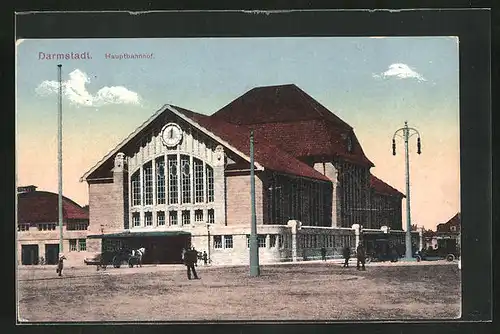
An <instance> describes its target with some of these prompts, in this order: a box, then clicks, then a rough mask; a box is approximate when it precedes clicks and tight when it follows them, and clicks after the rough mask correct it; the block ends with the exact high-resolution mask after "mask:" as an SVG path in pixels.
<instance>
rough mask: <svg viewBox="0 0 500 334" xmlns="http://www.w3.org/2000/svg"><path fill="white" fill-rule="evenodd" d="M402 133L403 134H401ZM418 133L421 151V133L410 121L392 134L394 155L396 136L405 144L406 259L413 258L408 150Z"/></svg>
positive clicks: (394, 152)
mask: <svg viewBox="0 0 500 334" xmlns="http://www.w3.org/2000/svg"><path fill="white" fill-rule="evenodd" d="M401 134H402V135H401ZM413 135H417V136H418V137H417V153H418V154H420V153H421V147H420V133H419V132H418V130H417V129H414V128H410V127H408V122H406V121H405V126H404V127H402V128H400V129H398V130H396V132H394V135H393V136H392V155H396V136H398V137H402V138H403V140H404V144H405V177H406V259H407V260H410V259H412V258H413V252H412V247H411V246H412V244H411V214H410V154H409V151H408V142H409V140H410V137H411V136H413Z"/></svg>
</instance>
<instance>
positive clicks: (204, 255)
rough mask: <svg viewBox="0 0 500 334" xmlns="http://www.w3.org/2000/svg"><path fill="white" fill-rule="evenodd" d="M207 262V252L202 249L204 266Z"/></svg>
mask: <svg viewBox="0 0 500 334" xmlns="http://www.w3.org/2000/svg"><path fill="white" fill-rule="evenodd" d="M207 263H208V256H207V252H205V251H203V264H204V265H205V266H206V265H207Z"/></svg>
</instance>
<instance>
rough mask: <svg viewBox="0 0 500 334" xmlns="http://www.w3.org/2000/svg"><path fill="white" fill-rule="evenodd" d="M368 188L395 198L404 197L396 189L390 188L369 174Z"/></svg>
mask: <svg viewBox="0 0 500 334" xmlns="http://www.w3.org/2000/svg"><path fill="white" fill-rule="evenodd" d="M370 187H371V188H372V189H373V190H374V191H375V192H377V193H379V194H383V195H389V196H396V197H401V198H403V197H406V196H405V195H404V194H403V193H402V192H400V191H399V190H397V189H396V188H393V187H391V186H390V185H388V184H387V183H385V182H384V181H382V180H381V179H379V178H378V177H376V176H374V175H372V174H370Z"/></svg>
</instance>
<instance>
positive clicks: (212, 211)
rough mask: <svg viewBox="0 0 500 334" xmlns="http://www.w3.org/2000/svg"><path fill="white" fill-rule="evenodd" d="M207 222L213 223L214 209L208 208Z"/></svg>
mask: <svg viewBox="0 0 500 334" xmlns="http://www.w3.org/2000/svg"><path fill="white" fill-rule="evenodd" d="M208 223H209V224H213V223H215V213H214V209H208Z"/></svg>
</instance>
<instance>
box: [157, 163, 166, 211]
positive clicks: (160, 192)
mask: <svg viewBox="0 0 500 334" xmlns="http://www.w3.org/2000/svg"><path fill="white" fill-rule="evenodd" d="M155 170H156V203H157V204H165V158H164V157H160V158H158V159H156V166H155Z"/></svg>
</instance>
